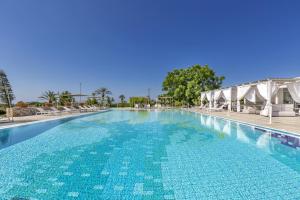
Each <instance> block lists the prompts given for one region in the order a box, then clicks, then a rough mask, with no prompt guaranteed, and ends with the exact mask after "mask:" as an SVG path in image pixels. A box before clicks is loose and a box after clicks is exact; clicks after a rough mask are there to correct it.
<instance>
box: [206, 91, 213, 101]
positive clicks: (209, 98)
mask: <svg viewBox="0 0 300 200" xmlns="http://www.w3.org/2000/svg"><path fill="white" fill-rule="evenodd" d="M206 98H207V100H208V101H212V100H213V92H212V91H208V92H206Z"/></svg>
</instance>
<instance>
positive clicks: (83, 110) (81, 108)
mask: <svg viewBox="0 0 300 200" xmlns="http://www.w3.org/2000/svg"><path fill="white" fill-rule="evenodd" d="M78 108H79V110H80V112H88V111H89V110H88V109H86V108H85V107H82V106H78Z"/></svg>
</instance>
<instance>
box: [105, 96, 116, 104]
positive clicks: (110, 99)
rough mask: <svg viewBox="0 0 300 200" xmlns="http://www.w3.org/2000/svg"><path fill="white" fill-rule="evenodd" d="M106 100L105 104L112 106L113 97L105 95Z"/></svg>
mask: <svg viewBox="0 0 300 200" xmlns="http://www.w3.org/2000/svg"><path fill="white" fill-rule="evenodd" d="M106 101H107V104H108V105H109V106H112V104H113V103H114V101H115V99H114V98H113V97H110V96H107V97H106Z"/></svg>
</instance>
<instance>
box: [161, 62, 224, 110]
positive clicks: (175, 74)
mask: <svg viewBox="0 0 300 200" xmlns="http://www.w3.org/2000/svg"><path fill="white" fill-rule="evenodd" d="M223 80H224V77H223V76H217V75H216V74H215V72H214V71H213V70H212V69H211V68H210V67H209V66H208V65H204V66H201V65H193V66H191V67H188V68H184V69H175V70H173V71H172V72H169V73H168V75H167V76H166V78H165V80H164V81H163V84H162V90H163V91H164V92H165V94H166V95H167V96H170V97H173V99H174V100H175V103H176V104H177V105H178V104H190V105H195V104H197V103H198V101H199V96H200V93H201V92H203V91H206V90H213V89H218V88H220V87H221V85H222V82H223Z"/></svg>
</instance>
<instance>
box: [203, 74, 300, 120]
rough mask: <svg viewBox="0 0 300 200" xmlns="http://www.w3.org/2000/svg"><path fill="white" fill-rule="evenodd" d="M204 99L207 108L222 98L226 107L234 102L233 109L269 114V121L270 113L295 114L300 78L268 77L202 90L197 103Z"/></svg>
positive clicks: (230, 106)
mask: <svg viewBox="0 0 300 200" xmlns="http://www.w3.org/2000/svg"><path fill="white" fill-rule="evenodd" d="M205 99H207V101H208V102H209V108H212V107H213V106H214V107H216V106H217V105H218V103H219V101H220V99H222V100H223V101H224V104H228V110H233V109H232V104H233V102H236V108H237V109H236V110H237V112H244V113H253V114H260V115H263V116H269V117H270V122H271V117H272V116H295V115H296V112H295V110H297V109H299V106H298V104H299V105H300V77H297V78H270V79H266V80H261V81H255V82H250V83H244V84H241V85H237V86H232V87H228V88H223V89H218V90H211V91H206V92H202V93H201V103H202V102H203V101H204V100H205ZM241 102H243V105H241ZM297 106H298V107H297Z"/></svg>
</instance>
